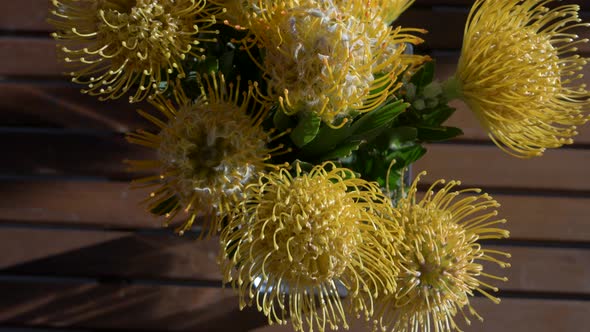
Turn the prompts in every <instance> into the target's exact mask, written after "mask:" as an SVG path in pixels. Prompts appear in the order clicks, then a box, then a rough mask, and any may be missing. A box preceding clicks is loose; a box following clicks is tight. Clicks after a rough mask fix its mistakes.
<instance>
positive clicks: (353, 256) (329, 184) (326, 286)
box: [221, 163, 395, 331]
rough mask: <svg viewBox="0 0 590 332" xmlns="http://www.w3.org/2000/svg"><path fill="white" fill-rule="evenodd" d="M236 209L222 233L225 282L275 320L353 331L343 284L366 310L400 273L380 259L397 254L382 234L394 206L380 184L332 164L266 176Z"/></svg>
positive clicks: (392, 286)
mask: <svg viewBox="0 0 590 332" xmlns="http://www.w3.org/2000/svg"><path fill="white" fill-rule="evenodd" d="M239 208H240V212H239V213H236V214H234V215H233V219H232V220H231V221H230V222H229V224H228V225H227V226H226V227H225V228H224V230H223V231H222V233H221V243H222V254H223V256H224V257H223V261H222V266H223V270H224V280H225V282H232V285H233V287H235V288H236V289H237V291H238V293H239V297H240V306H241V307H242V308H243V307H244V306H246V305H252V302H253V301H254V300H255V301H256V305H257V308H258V310H260V311H262V312H263V313H264V314H265V315H266V316H267V317H268V319H269V322H270V323H273V322H278V323H282V324H285V323H286V320H287V318H289V319H290V320H291V322H292V324H293V327H294V329H295V330H297V331H301V330H303V329H305V328H306V327H307V328H308V329H309V330H314V329H316V328H317V329H318V330H319V331H324V330H325V329H326V326H328V327H329V328H331V329H336V328H338V326H343V327H344V328H348V325H347V320H346V313H345V312H346V311H345V309H344V308H343V303H342V300H341V296H342V295H343V294H341V293H340V292H339V289H338V288H339V287H338V285H341V286H343V287H344V288H345V289H346V290H347V293H348V297H349V298H350V301H351V302H352V303H353V304H352V306H353V309H354V310H356V311H364V312H365V314H371V313H372V309H373V308H372V302H371V301H372V298H373V297H375V296H380V295H382V294H385V293H388V292H389V293H391V292H392V291H393V290H394V289H395V283H394V278H395V274H384V273H382V271H387V272H388V273H389V272H390V271H391V270H389V269H387V268H386V267H387V266H386V265H385V262H384V260H383V259H382V257H391V256H393V255H395V251H394V250H393V248H392V247H391V246H387V245H384V243H385V244H388V243H390V241H386V239H385V238H384V237H383V236H384V235H385V234H386V233H385V232H384V231H385V227H386V226H387V224H388V223H391V222H392V221H391V220H387V219H385V217H383V216H387V215H391V213H392V212H391V211H392V207H391V203H390V201H389V199H388V198H387V197H385V196H384V195H383V194H382V193H381V190H380V189H379V187H378V186H377V184H376V183H370V182H367V181H365V180H362V179H359V178H356V177H355V176H354V175H353V173H352V171H350V170H348V169H343V168H338V167H336V166H335V165H334V164H331V163H325V164H322V165H317V166H315V167H314V168H313V169H312V170H311V171H310V172H309V173H303V172H302V171H301V169H300V168H299V166H298V164H297V169H296V174H295V175H294V176H292V175H291V174H290V173H289V172H288V171H287V170H286V169H282V170H280V171H278V172H270V173H268V174H264V175H262V176H261V177H260V179H259V181H258V183H256V184H252V185H250V186H249V187H248V193H247V195H246V198H245V200H243V201H242V202H241V203H240V206H239ZM390 227H391V226H390ZM392 259H393V258H392ZM361 273H362V275H363V277H362V278H361ZM378 289H379V290H380V291H378ZM289 316H290V317H289Z"/></svg>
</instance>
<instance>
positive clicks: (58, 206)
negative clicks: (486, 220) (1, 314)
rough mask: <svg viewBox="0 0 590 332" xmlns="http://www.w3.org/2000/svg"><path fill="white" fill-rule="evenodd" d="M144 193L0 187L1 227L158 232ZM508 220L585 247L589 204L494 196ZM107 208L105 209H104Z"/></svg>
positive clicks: (87, 186)
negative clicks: (20, 226) (48, 226)
mask: <svg viewBox="0 0 590 332" xmlns="http://www.w3.org/2000/svg"><path fill="white" fill-rule="evenodd" d="M147 195H148V191H147V190H141V189H134V190H132V189H131V188H130V187H129V184H127V183H125V182H96V181H82V180H78V181H55V180H54V181H49V180H48V181H39V180H28V181H24V180H21V181H18V180H13V181H7V180H4V181H3V182H0V197H2V198H3V199H2V200H0V222H3V223H11V222H13V223H21V224H31V223H35V224H38V225H68V226H78V227H83V226H98V227H105V228H107V227H116V228H130V229H151V228H153V229H158V228H160V227H161V222H162V221H161V220H160V219H159V218H155V217H153V216H151V215H150V214H149V213H148V212H146V211H145V210H144V208H143V206H142V205H140V202H141V201H142V200H143V199H144V197H147ZM493 196H494V198H495V199H496V200H497V201H498V202H500V204H501V205H502V206H501V207H500V208H499V209H498V210H499V212H500V216H501V217H502V218H506V219H508V223H507V224H506V228H507V229H508V230H510V233H511V237H512V238H514V239H521V240H547V241H565V242H569V241H574V242H581V241H588V239H590V223H588V222H587V221H588V213H589V210H588V209H589V206H590V198H583V197H564V196H562V197H559V196H533V195H528V196H527V195H510V194H494V195H493ZM105 207H107V208H105Z"/></svg>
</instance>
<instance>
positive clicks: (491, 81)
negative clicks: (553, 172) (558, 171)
mask: <svg viewBox="0 0 590 332" xmlns="http://www.w3.org/2000/svg"><path fill="white" fill-rule="evenodd" d="M552 2H554V1H552V0H549V1H542V0H504V1H490V0H478V1H476V2H475V4H474V5H473V8H472V9H471V13H470V14H469V17H468V20H467V26H466V27H465V36H464V39H463V49H462V52H461V58H460V60H459V65H458V69H457V73H456V76H455V77H454V78H453V79H451V81H450V82H448V84H447V88H449V90H450V91H453V92H451V93H450V94H451V95H452V94H455V95H456V96H458V97H459V98H461V99H463V100H464V101H465V102H466V103H467V104H468V105H469V107H470V108H471V110H472V111H473V112H474V113H475V114H476V115H477V117H478V119H479V120H480V122H481V124H482V126H483V127H484V128H485V129H486V130H487V132H488V133H489V136H490V137H491V139H492V140H493V141H494V143H496V145H498V146H499V147H500V148H501V149H502V150H504V151H505V152H507V153H509V154H511V155H514V156H516V157H520V158H530V157H534V156H540V155H542V154H543V152H544V151H545V149H547V148H557V147H560V146H562V145H564V144H572V143H573V139H572V137H574V136H575V135H576V134H577V131H576V129H577V128H576V126H577V125H581V124H584V123H585V122H586V121H588V118H589V116H588V113H587V112H588V105H589V102H588V101H589V96H590V95H589V93H588V91H587V90H586V86H585V84H582V83H580V82H579V79H580V78H581V77H582V74H580V72H581V71H582V67H583V66H584V65H585V64H586V62H587V59H585V58H582V57H580V56H579V55H577V54H575V53H576V51H577V48H576V46H577V45H578V44H580V43H585V42H587V41H588V40H587V39H578V36H577V35H575V34H574V33H573V32H572V31H571V30H572V29H574V28H578V27H587V26H588V24H583V23H580V19H579V18H578V11H579V7H578V6H576V5H562V6H555V7H554V8H548V7H547V5H548V4H550V3H552Z"/></svg>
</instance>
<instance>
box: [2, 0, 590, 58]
mask: <svg viewBox="0 0 590 332" xmlns="http://www.w3.org/2000/svg"><path fill="white" fill-rule="evenodd" d="M471 3H472V2H470V1H467V2H466V1H451V2H448V1H427V2H424V3H422V2H421V1H417V2H416V5H417V6H415V7H411V8H410V9H408V10H407V11H406V12H405V13H403V14H402V15H401V17H400V18H399V24H400V25H402V26H409V27H416V28H424V29H426V30H428V31H430V33H429V35H427V38H426V39H427V42H426V43H425V46H426V47H427V48H459V47H460V45H461V40H462V36H463V27H464V24H465V21H466V19H467V13H468V10H467V8H468V6H469V5H470V4H471ZM574 3H576V2H574ZM577 3H580V2H577ZM449 4H450V5H462V6H463V8H461V7H460V8H438V7H437V6H439V5H449ZM422 6H434V7H433V8H424V7H422ZM581 8H582V10H590V6H587V5H586V6H584V5H583V6H582V7H581ZM23 13H28V15H27V16H28V18H29V17H30V19H27V20H23V19H19V18H20V17H22V15H23ZM581 16H582V18H583V19H584V20H585V21H588V15H587V13H585V12H582V14H581ZM46 17H48V11H47V1H42V0H26V1H22V2H19V3H18V5H16V6H14V7H11V8H10V9H9V10H7V11H3V12H1V13H0V22H1V23H0V30H9V31H18V30H23V31H47V32H49V31H52V30H53V27H52V26H51V25H49V24H48V23H47V22H46ZM576 33H579V34H580V35H582V36H584V37H586V36H588V35H590V32H589V31H588V29H577V30H576ZM582 48H584V49H585V50H590V46H587V45H584V46H582Z"/></svg>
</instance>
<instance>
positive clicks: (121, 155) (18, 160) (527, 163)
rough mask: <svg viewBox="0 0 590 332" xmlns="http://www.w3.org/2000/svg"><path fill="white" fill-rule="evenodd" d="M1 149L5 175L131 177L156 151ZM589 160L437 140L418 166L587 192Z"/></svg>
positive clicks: (112, 146)
mask: <svg viewBox="0 0 590 332" xmlns="http://www.w3.org/2000/svg"><path fill="white" fill-rule="evenodd" d="M89 147H92V148H91V149H89ZM0 150H2V151H5V153H7V154H8V155H10V156H11V158H10V159H8V160H6V161H4V162H3V163H1V164H0V174H5V175H15V174H16V175H31V174H32V175H34V174H50V175H68V176H93V177H105V178H112V179H128V178H132V177H134V175H133V174H130V173H129V172H128V171H127V168H128V167H127V165H125V164H124V163H123V160H125V159H144V158H153V157H154V152H153V151H151V150H148V149H146V148H143V147H138V146H134V145H131V144H129V143H127V142H125V141H124V139H123V137H122V136H111V135H83V134H64V135H61V134H53V133H50V134H45V133H37V134H25V133H18V132H17V133H4V134H0ZM588 160H590V150H585V149H584V150H577V149H567V148H562V149H557V150H550V151H547V152H546V153H545V154H544V155H543V156H542V157H540V158H533V159H529V160H521V159H518V158H514V157H512V156H510V155H508V154H506V153H504V152H503V151H501V150H500V149H498V148H497V147H495V146H493V145H489V146H479V145H469V144H468V145H464V144H436V145H434V144H433V145H430V146H429V151H428V153H427V154H426V156H425V157H423V158H422V159H421V160H419V161H418V162H417V164H416V168H415V169H416V170H422V169H425V170H428V171H430V172H431V173H430V174H429V175H428V176H427V177H426V178H425V179H426V181H432V180H434V179H435V178H447V179H457V180H462V181H463V182H464V183H465V184H466V185H476V186H483V187H507V188H540V189H557V190H577V191H588V190H590V180H589V179H588V177H587V176H586V175H587V174H586V173H587V172H586V170H587V161H588ZM565 165H567V167H566V168H565ZM560 167H564V168H560ZM560 169H564V171H558V170H560ZM565 169H567V171H565ZM484 170H485V174H486V176H485V177H482V172H483V171H484Z"/></svg>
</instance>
